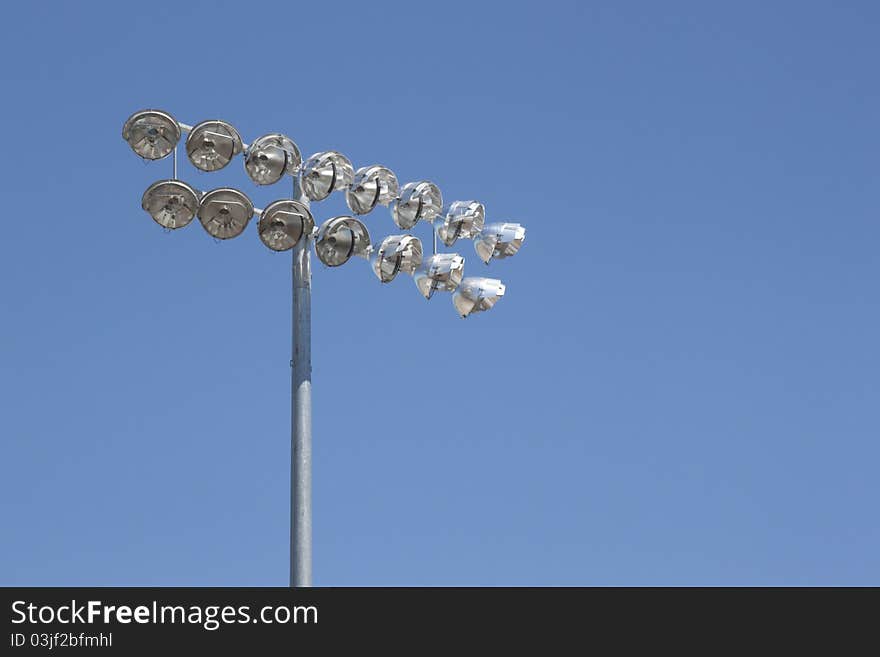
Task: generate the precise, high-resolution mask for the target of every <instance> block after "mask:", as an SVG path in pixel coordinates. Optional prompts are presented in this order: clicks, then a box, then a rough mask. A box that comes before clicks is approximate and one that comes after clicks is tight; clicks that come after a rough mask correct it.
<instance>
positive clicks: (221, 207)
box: [198, 187, 254, 240]
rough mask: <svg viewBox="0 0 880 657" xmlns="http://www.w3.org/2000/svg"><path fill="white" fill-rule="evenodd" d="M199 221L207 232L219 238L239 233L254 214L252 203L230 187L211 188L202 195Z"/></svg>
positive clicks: (226, 237)
mask: <svg viewBox="0 0 880 657" xmlns="http://www.w3.org/2000/svg"><path fill="white" fill-rule="evenodd" d="M198 215H199V221H201V222H202V226H204V228H205V230H206V231H208V234H209V235H211V236H213V237H216V238H217V239H220V240H228V239H230V238H233V237H237V236H238V235H241V233H242V232H243V231H244V229H245V228H246V227H247V225H248V222H249V221H250V220H251V217H253V216H254V204H253V203H251V200H250V199H249V198H248V197H247V196H245V195H244V194H243V193H242V192H240V191H238V190H237V189H232V188H231V187H221V188H219V189H213V190H211V191H210V192H208V193H207V194H205V195H204V196H203V197H202V202H201V204H200V205H199V212H198Z"/></svg>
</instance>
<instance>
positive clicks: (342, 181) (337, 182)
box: [299, 151, 354, 201]
mask: <svg viewBox="0 0 880 657" xmlns="http://www.w3.org/2000/svg"><path fill="white" fill-rule="evenodd" d="M299 180H300V187H301V188H302V190H303V192H304V193H305V195H306V196H308V197H309V198H310V199H311V200H312V201H323V200H324V199H325V198H327V197H328V196H330V194H331V193H333V192H335V191H336V190H338V189H347V188H348V186H349V185H351V183H352V181H353V180H354V167H353V166H351V162H349V160H348V158H347V157H345V156H344V155H343V154H342V153H337V152H336V151H326V152H324V153H315V154H314V155H312V156H311V157H310V158H309V159H308V160H306V162H305V164H303V167H302V170H301V171H300V174H299Z"/></svg>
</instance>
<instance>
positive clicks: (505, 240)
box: [474, 223, 526, 264]
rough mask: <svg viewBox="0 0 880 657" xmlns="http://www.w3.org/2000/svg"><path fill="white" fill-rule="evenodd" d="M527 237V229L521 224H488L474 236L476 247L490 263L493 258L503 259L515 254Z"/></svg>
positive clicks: (480, 254) (478, 253) (479, 254)
mask: <svg viewBox="0 0 880 657" xmlns="http://www.w3.org/2000/svg"><path fill="white" fill-rule="evenodd" d="M525 238H526V229H525V227H524V226H522V225H520V224H512V223H495V224H488V225H486V226H484V227H483V230H481V231H480V232H479V233H478V234H477V235H476V236H475V237H474V249H475V250H476V252H477V255H478V256H480V259H481V260H482V261H483V262H485V263H486V264H489V261H490V260H491V259H492V258H495V259H496V260H501V259H502V258H508V257H510V256H512V255H515V254H516V252H517V251H519V248H520V247H521V246H522V243H523V240H524V239H525Z"/></svg>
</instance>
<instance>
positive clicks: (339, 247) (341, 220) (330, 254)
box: [315, 217, 370, 267]
mask: <svg viewBox="0 0 880 657" xmlns="http://www.w3.org/2000/svg"><path fill="white" fill-rule="evenodd" d="M315 253H317V254H318V259H319V260H320V261H321V262H323V263H324V264H325V265H327V266H328V267H338V266H339V265H344V264H345V263H346V262H348V261H349V259H351V257H352V256H360V257H361V258H369V256H370V233H369V232H368V231H367V227H366V226H364V224H363V223H362V222H361V221H359V220H358V219H355V218H354V217H333V218H332V219H328V220H327V221H325V222H324V223H323V224H321V228H320V229H319V230H318V237H317V239H316V240H315Z"/></svg>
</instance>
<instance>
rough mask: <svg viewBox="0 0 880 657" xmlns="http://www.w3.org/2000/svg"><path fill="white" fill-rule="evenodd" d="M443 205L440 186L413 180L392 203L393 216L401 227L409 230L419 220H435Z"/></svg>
mask: <svg viewBox="0 0 880 657" xmlns="http://www.w3.org/2000/svg"><path fill="white" fill-rule="evenodd" d="M442 207H443V196H442V195H441V194H440V188H438V187H437V185H435V184H434V183H432V182H428V181H427V180H422V181H421V182H411V183H407V184H405V185H404V186H403V189H401V190H400V197H399V198H396V199H395V200H394V202H393V203H392V204H391V216H392V218H393V219H394V223H396V224H397V225H398V226H399V227H400V228H403V229H404V230H408V229H410V228H412V227H413V226H415V225H416V223H418V221H419V220H424V221H433V220H434V218H435V217H436V216H437V214H438V213H439V212H440V209H441V208H442Z"/></svg>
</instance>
